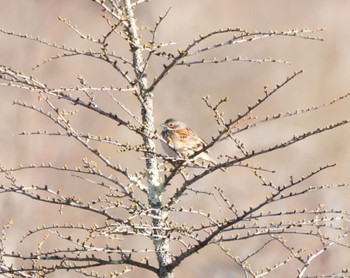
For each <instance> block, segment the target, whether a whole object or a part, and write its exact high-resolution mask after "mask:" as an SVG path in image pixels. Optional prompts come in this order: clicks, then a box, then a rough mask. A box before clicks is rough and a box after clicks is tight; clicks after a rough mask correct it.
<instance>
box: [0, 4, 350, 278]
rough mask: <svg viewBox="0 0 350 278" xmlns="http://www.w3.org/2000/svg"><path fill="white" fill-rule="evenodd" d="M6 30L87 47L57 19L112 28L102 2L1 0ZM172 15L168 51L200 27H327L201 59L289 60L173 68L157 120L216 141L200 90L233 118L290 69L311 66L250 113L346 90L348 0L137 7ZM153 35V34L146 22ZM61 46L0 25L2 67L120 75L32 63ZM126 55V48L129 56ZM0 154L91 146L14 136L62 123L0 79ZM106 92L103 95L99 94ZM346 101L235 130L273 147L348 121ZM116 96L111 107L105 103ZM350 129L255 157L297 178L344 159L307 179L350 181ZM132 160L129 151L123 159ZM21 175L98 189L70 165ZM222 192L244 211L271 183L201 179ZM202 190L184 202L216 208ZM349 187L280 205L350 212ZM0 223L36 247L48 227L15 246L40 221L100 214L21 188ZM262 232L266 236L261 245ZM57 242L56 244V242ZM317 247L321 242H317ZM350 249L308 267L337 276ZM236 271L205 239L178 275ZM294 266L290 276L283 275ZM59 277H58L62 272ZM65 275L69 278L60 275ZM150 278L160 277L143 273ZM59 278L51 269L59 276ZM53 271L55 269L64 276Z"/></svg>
mask: <svg viewBox="0 0 350 278" xmlns="http://www.w3.org/2000/svg"><path fill="white" fill-rule="evenodd" d="M0 4H1V9H0V28H4V29H6V30H8V31H11V30H13V31H15V32H19V33H23V34H31V35H33V36H34V37H36V36H39V37H41V38H45V39H46V40H47V41H52V42H57V43H60V44H66V45H67V46H71V47H76V48H80V49H88V48H89V47H91V46H90V45H89V44H87V43H86V42H84V41H83V40H81V39H80V38H79V37H78V36H77V34H75V33H74V32H73V31H72V30H70V29H69V28H68V27H67V26H65V25H64V24H63V23H62V22H60V21H59V20H58V16H62V17H64V18H67V19H68V20H70V21H72V23H73V24H76V25H77V26H78V27H79V28H80V30H81V31H82V32H83V33H89V34H91V35H92V36H96V37H98V36H100V35H101V34H102V33H105V32H106V31H107V30H108V26H107V25H106V23H105V22H104V20H103V19H102V17H101V11H100V8H99V7H98V6H97V5H96V4H94V3H92V1H87V0H85V1H83V0H75V1H70V0H60V1H55V0H12V1H5V0H0ZM169 8H171V9H170V11H169V14H168V16H167V17H166V19H165V20H164V22H163V24H162V25H161V26H160V27H159V29H158V41H159V42H160V41H163V42H169V41H173V42H176V46H173V47H172V48H173V49H176V48H184V47H185V46H186V45H187V44H188V43H189V42H191V41H192V40H193V38H195V37H197V36H198V35H199V34H206V33H208V32H210V31H213V30H216V29H220V28H222V29H224V28H227V27H242V28H245V29H248V30H262V31H264V30H286V29H291V28H299V29H303V28H310V29H316V28H325V29H326V31H324V32H321V33H319V35H320V36H322V37H323V38H324V39H325V41H323V42H320V41H311V40H304V39H298V38H285V37H274V38H269V39H267V40H259V41H256V42H253V43H247V44H242V45H239V46H227V47H224V48H221V49H220V50H215V51H213V52H212V53H208V54H207V56H205V57H211V56H216V57H218V58H220V57H225V56H228V57H237V56H241V57H249V58H256V59H259V58H267V57H272V58H276V59H283V60H286V61H289V62H291V65H287V64H277V63H263V64H256V63H245V62H230V63H227V64H219V65H208V64H207V65H200V66H192V67H190V68H187V67H178V68H176V69H175V70H173V71H172V72H171V73H170V74H169V75H168V76H167V77H166V78H165V79H164V80H163V82H161V83H160V84H159V86H158V87H157V89H156V91H155V118H156V124H157V125H160V124H161V123H162V122H164V120H165V119H166V118H169V117H175V118H178V119H180V120H182V121H184V122H186V123H188V124H189V125H190V126H191V127H192V128H193V129H194V130H196V131H197V133H199V134H200V135H201V136H202V137H203V138H204V139H206V140H209V139H210V138H211V136H213V135H215V134H216V132H217V128H218V127H217V125H216V123H215V120H214V119H213V117H212V114H211V112H210V110H209V109H208V108H206V106H205V104H204V102H203V101H202V100H201V98H202V96H207V95H210V96H211V100H212V101H215V100H218V99H220V98H222V97H225V96H228V97H229V102H228V103H227V104H225V105H224V106H223V111H224V112H225V116H226V117H227V118H229V117H234V116H235V115H236V114H237V113H240V112H244V111H245V109H246V106H247V105H249V104H252V103H254V102H255V101H256V99H257V98H258V97H259V96H262V95H263V87H264V85H269V86H270V87H273V86H274V85H275V84H277V83H281V82H282V81H284V80H285V79H286V77H287V76H290V75H291V74H292V73H293V71H296V70H300V69H304V70H305V72H304V73H303V74H302V75H301V76H299V77H298V78H297V79H295V80H294V81H292V82H291V83H289V85H288V86H286V87H284V88H283V89H282V90H281V91H280V92H279V94H278V95H276V96H274V97H273V98H271V99H270V101H268V102H267V103H265V105H264V106H263V107H262V108H259V110H257V111H256V113H255V115H256V116H258V117H261V118H262V117H263V116H266V115H273V114H276V113H279V112H286V111H293V110H295V109H297V108H298V109H301V108H307V107H309V106H313V105H320V104H322V103H324V102H328V101H330V100H332V99H334V98H337V97H339V96H341V95H343V94H345V93H347V92H348V91H349V89H350V79H349V74H350V72H349V64H350V52H349V46H350V29H349V10H350V2H349V1H344V0H333V1H325V0H310V1H285V0H266V1H238V0H217V1H210V0H200V1H199V0H192V1H187V0H176V1H175V0H173V1H171V0H154V1H152V2H150V3H149V4H144V5H141V6H140V7H139V9H138V10H137V11H136V15H137V19H138V24H139V25H140V26H145V27H146V26H154V24H155V22H156V20H157V19H158V16H162V15H164V14H165V13H166V11H167V10H168V9H169ZM142 34H144V37H145V38H147V35H146V31H143V32H142ZM114 47H115V51H116V52H119V53H123V55H127V49H126V48H125V45H122V44H118V43H115V45H114ZM56 53H57V50H55V49H52V48H48V47H46V46H44V45H40V44H38V43H36V42H33V41H29V40H23V39H19V38H15V37H10V36H6V35H4V34H0V64H4V65H8V66H11V67H13V68H15V69H18V70H20V71H22V72H24V73H26V74H33V75H35V76H36V77H37V78H38V79H39V80H44V82H46V83H47V84H49V85H50V86H57V87H64V86H68V87H74V86H76V85H78V81H77V78H76V77H77V75H78V74H81V75H83V76H84V77H85V78H86V79H87V80H88V82H90V83H91V84H93V85H95V86H102V85H107V86H108V85H110V84H114V85H116V86H118V84H122V82H123V81H122V80H121V78H120V77H119V76H116V73H115V72H114V71H113V70H111V68H110V67H107V66H105V65H103V64H102V63H101V62H97V61H94V60H93V59H89V58H72V59H67V58H63V59H61V60H58V61H54V62H52V63H49V64H46V65H43V66H41V67H39V68H37V69H35V70H32V68H33V67H34V66H35V65H36V64H38V63H41V62H42V61H43V60H44V59H47V58H49V57H50V56H52V55H55V54H56ZM126 57H127V56H126ZM162 63H163V62H161V61H160V60H155V62H154V63H153V64H150V66H149V69H148V70H149V71H148V74H149V76H150V77H152V76H154V75H156V73H157V72H159V70H161V68H162ZM0 91H1V92H0V94H1V95H0V96H1V101H0V109H1V121H0V140H1V141H0V142H1V143H0V163H1V164H2V165H4V166H6V167H15V166H16V165H19V164H23V165H25V164H29V163H36V164H39V163H41V162H52V163H53V164H58V165H62V164H68V165H76V164H79V163H80V161H81V158H82V157H86V156H87V154H86V152H85V151H84V149H83V148H82V147H81V146H79V144H77V143H75V142H74V141H72V140H67V138H53V137H45V136H13V134H17V133H19V132H21V131H22V130H26V131H30V130H37V129H40V130H56V129H55V127H53V126H52V124H50V122H49V121H48V120H47V119H44V118H43V117H40V116H39V115H36V114H35V113H34V112H32V111H29V110H25V109H23V108H20V107H17V106H14V105H12V102H13V100H24V101H27V102H31V103H34V104H36V102H37V101H38V100H37V99H36V97H35V96H33V95H30V94H28V93H26V92H23V91H21V90H15V89H13V88H8V87H0ZM121 99H122V100H124V101H125V103H126V105H128V107H130V108H131V109H132V110H133V111H135V112H136V111H138V108H139V107H138V105H137V103H135V102H133V101H132V100H130V99H129V98H128V97H126V96H121ZM102 101H103V100H102ZM104 101H105V105H107V107H108V109H111V110H113V109H116V111H118V110H117V109H119V108H117V107H115V108H113V107H114V106H113V104H110V101H109V102H108V100H104ZM349 104H350V103H349V101H348V100H345V101H343V102H341V103H336V104H335V105H333V106H330V107H329V106H328V107H326V108H324V109H322V110H318V111H316V112H313V113H310V114H306V115H301V116H297V117H294V118H292V119H288V120H281V121H276V122H273V123H270V124H268V125H266V126H263V127H259V128H257V129H254V130H252V131H248V132H245V133H244V134H242V135H240V136H239V139H240V140H242V141H243V142H244V143H245V146H246V147H247V148H248V149H254V148H255V149H260V148H262V147H266V146H270V145H274V144H276V143H278V142H281V141H283V140H286V139H288V138H290V136H291V135H293V134H300V133H302V132H305V131H307V130H310V129H315V128H317V127H321V126H325V125H327V124H330V123H332V122H336V121H339V120H341V119H347V118H349ZM108 105H110V106H108ZM82 113H83V114H82V115H83V116H81V117H77V120H76V122H75V124H76V126H77V127H78V129H79V130H83V131H89V132H91V133H95V134H101V135H111V136H114V137H115V138H122V139H123V140H128V141H130V142H131V143H137V142H139V140H140V139H139V138H137V139H136V138H134V136H133V135H131V134H128V133H125V131H124V130H123V129H122V128H120V127H117V126H116V124H115V123H113V122H111V121H110V122H106V121H105V120H103V119H102V118H101V119H100V118H93V117H89V115H88V114H86V115H85V114H84V112H82ZM349 135H350V127H349V126H344V127H341V128H338V129H336V130H333V131H332V132H327V133H325V134H321V135H319V136H316V137H313V138H309V139H307V140H304V141H303V142H301V143H299V144H296V145H293V146H291V147H289V148H288V149H285V150H280V151H277V152H275V153H274V154H268V155H265V156H261V157H258V158H255V159H254V161H252V163H253V164H255V165H257V166H260V165H261V166H264V167H265V168H268V169H273V170H276V171H277V173H276V174H266V178H267V179H270V180H272V181H274V182H275V183H276V184H278V183H286V182H288V179H289V176H290V175H295V176H296V177H298V176H301V175H306V174H307V173H308V172H309V171H310V170H313V169H316V168H318V167H319V166H321V165H325V164H326V163H337V167H336V168H334V169H332V170H328V171H326V172H324V173H322V174H320V175H318V176H317V177H315V178H314V179H312V181H310V182H309V184H308V185H322V184H326V183H340V182H347V181H349V178H350V171H349V167H350V164H349V143H348V141H349V140H348V138H349ZM212 154H213V156H214V157H215V156H216V157H217V156H219V155H220V154H230V155H235V154H239V152H238V151H237V149H236V148H235V147H234V146H233V144H232V142H231V143H230V142H224V143H222V144H219V145H217V146H216V147H214V148H213V150H212ZM116 159H120V160H121V161H122V162H123V161H125V156H124V157H123V156H116ZM128 161H130V162H132V163H133V165H135V167H142V163H143V161H142V160H139V159H138V157H128ZM17 178H18V179H19V180H20V181H21V182H23V184H27V185H30V184H31V183H38V184H43V183H44V184H45V183H47V184H50V186H52V187H53V188H61V189H63V190H64V191H65V192H69V193H70V194H76V195H79V196H81V197H82V198H83V199H86V200H90V199H91V198H93V197H94V196H96V194H99V192H98V189H96V188H93V187H92V186H91V187H90V186H89V187H87V188H88V189H87V190H86V189H82V188H84V186H85V185H82V181H81V180H79V179H72V177H71V176H70V175H68V174H66V173H63V172H54V171H24V172H21V173H18V176H17ZM214 184H215V185H219V186H220V187H222V188H224V189H225V192H226V194H227V196H228V197H229V198H230V199H231V200H232V202H235V203H236V204H237V206H239V207H240V208H244V207H245V206H246V207H247V206H248V205H250V204H254V203H256V202H258V201H259V200H261V199H263V198H264V194H265V193H266V192H265V189H262V188H261V186H260V185H259V181H258V180H257V179H256V178H254V177H253V175H251V173H250V172H249V170H246V169H232V170H229V171H228V173H227V174H225V175H221V174H215V175H212V176H210V177H208V178H207V179H206V180H205V181H203V182H201V184H200V185H198V186H200V188H204V189H205V190H208V191H212V188H213V185H214ZM203 200H206V199H205V198H191V199H186V203H187V205H189V206H194V207H196V208H205V209H206V210H208V211H210V210H211V209H215V206H216V204H215V202H214V201H213V200H211V202H208V200H206V201H203ZM348 200H349V189H348V188H346V187H345V188H342V189H335V190H325V191H321V192H319V193H316V194H311V195H307V196H304V197H302V198H297V199H295V200H294V201H293V202H284V203H283V202H281V203H280V208H278V209H281V210H283V209H285V210H286V209H291V208H294V207H295V208H304V207H305V208H308V209H315V208H316V207H317V205H318V204H324V205H325V208H332V207H333V208H335V209H344V210H346V209H349V204H348ZM0 210H1V214H0V225H3V224H5V223H7V221H8V220H9V219H13V221H14V225H13V226H12V228H11V230H10V233H9V235H8V241H7V243H8V247H9V249H13V250H28V249H26V248H33V243H34V244H35V242H36V241H35V240H38V239H40V238H42V236H43V235H41V236H40V235H38V236H33V237H32V239H30V240H28V241H25V242H24V243H22V244H20V243H19V241H18V239H19V238H21V236H22V235H23V234H24V233H25V232H26V231H27V230H28V229H33V228H34V227H36V225H38V224H39V223H63V222H67V221H72V222H75V223H79V222H83V223H87V224H93V223H95V219H93V218H90V217H89V216H85V215H82V214H80V213H78V212H76V211H70V210H66V211H65V213H63V215H61V214H59V213H58V211H57V210H56V209H55V208H52V207H50V208H48V207H47V206H45V205H43V204H37V203H35V202H33V201H30V200H27V199H26V198H24V197H22V196H15V195H9V194H2V195H0ZM293 240H294V241H292V243H293V244H295V245H296V246H297V247H300V248H304V247H309V246H308V244H307V243H306V242H305V239H301V238H297V237H296V238H294V239H293ZM261 242H262V241H260V243H261ZM51 244H52V246H54V242H52V243H51ZM258 244H259V241H256V242H247V243H244V244H241V245H237V246H233V249H231V250H232V253H233V254H234V255H239V256H243V254H246V253H247V252H249V250H253V249H254V247H256V246H258ZM311 247H312V248H317V244H315V245H314V246H311ZM279 250H280V249H278V248H276V249H271V250H269V252H267V253H266V254H265V256H261V257H260V258H259V260H257V262H256V265H255V266H256V267H259V266H264V265H271V264H272V262H274V261H275V260H276V259H278V257H279V256H284V255H286V254H283V253H278V252H279ZM349 255H350V250H347V249H346V248H334V250H333V249H331V250H330V251H329V252H327V253H326V254H324V255H322V256H320V257H319V258H318V259H317V260H316V261H315V262H313V264H312V266H311V267H310V273H311V274H312V273H326V274H327V273H332V272H333V271H336V270H337V269H338V270H339V269H341V268H345V267H349V264H350V259H349V258H350V256H349ZM290 267H291V268H284V269H282V271H281V272H278V271H277V272H275V273H272V274H270V276H269V277H280V275H281V274H282V273H283V275H284V276H285V277H295V276H296V271H295V269H296V268H297V267H300V265H298V263H297V262H292V263H291V266H290ZM141 273H142V272H140V271H138V272H135V273H134V274H133V273H131V274H127V275H126V277H138V275H140V274H141ZM189 273H191V274H190V277H233V276H235V275H242V273H241V272H239V270H238V269H237V267H236V266H235V264H234V263H233V262H232V261H230V260H229V259H228V258H227V257H226V256H225V255H223V254H222V253H221V252H220V251H219V250H218V248H215V247H213V248H211V247H210V248H208V249H207V250H205V251H204V252H202V253H200V254H198V255H196V256H193V257H192V258H191V259H190V260H188V261H187V262H185V263H183V264H182V265H181V267H180V269H179V270H177V272H176V275H177V276H179V277H181V276H183V275H186V276H187V277H189V276H188V275H189ZM286 273H289V274H286ZM59 275H60V276H59V277H74V274H66V273H60V274H59ZM62 275H63V276H62ZM64 275H68V276H64ZM142 275H143V276H144V277H154V276H153V275H152V274H149V273H142ZM53 277H56V276H53ZM57 277H58V276H57Z"/></svg>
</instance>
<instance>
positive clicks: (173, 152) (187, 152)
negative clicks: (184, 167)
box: [161, 118, 216, 165]
mask: <svg viewBox="0 0 350 278" xmlns="http://www.w3.org/2000/svg"><path fill="white" fill-rule="evenodd" d="M162 127H164V129H163V131H162V133H161V135H162V137H163V139H164V141H165V142H166V144H165V143H164V142H162V144H163V148H164V150H165V151H166V153H167V154H168V155H169V156H173V157H176V156H180V157H183V158H187V157H189V156H191V155H192V154H194V153H195V152H197V151H199V150H201V149H202V148H203V147H204V146H205V145H206V143H205V142H204V140H202V139H201V138H200V137H199V136H198V135H197V133H195V132H194V131H193V130H192V129H190V128H189V127H188V126H187V125H186V124H185V123H183V122H180V121H178V120H176V119H173V118H171V119H168V120H166V121H165V123H164V124H162ZM194 159H195V160H196V161H198V160H200V161H202V162H203V161H204V162H209V163H211V164H214V165H215V164H216V161H215V160H214V159H212V158H211V157H210V156H209V155H208V151H204V152H201V153H199V154H198V155H197V156H196V157H194Z"/></svg>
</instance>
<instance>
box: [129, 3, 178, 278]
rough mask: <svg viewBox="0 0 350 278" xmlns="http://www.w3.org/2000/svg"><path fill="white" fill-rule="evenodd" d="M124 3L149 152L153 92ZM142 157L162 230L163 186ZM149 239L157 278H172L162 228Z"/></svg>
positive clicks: (151, 160)
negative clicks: (150, 88) (153, 250)
mask: <svg viewBox="0 0 350 278" xmlns="http://www.w3.org/2000/svg"><path fill="white" fill-rule="evenodd" d="M123 2H124V8H125V15H126V21H127V27H126V31H127V34H128V37H129V40H130V42H129V45H130V50H131V52H132V55H133V68H134V72H135V75H136V79H135V82H136V83H137V85H138V87H139V90H140V91H139V94H140V97H141V98H142V101H143V103H142V108H141V109H142V110H141V114H142V123H143V126H144V133H143V143H144V144H145V146H146V147H148V148H149V149H150V150H152V151H155V143H154V141H153V139H152V137H153V134H154V132H155V127H154V116H153V92H152V91H149V90H147V87H148V83H147V76H146V75H145V74H144V67H145V64H144V60H143V56H142V48H141V41H140V39H139V36H138V28H137V25H136V20H135V16H134V11H133V8H132V6H131V2H130V0H123ZM145 156H146V172H147V182H148V186H149V196H148V202H149V204H150V206H151V208H152V213H153V220H152V221H153V225H154V226H155V227H157V228H161V227H165V219H166V218H167V215H168V213H167V211H164V210H162V208H161V207H162V200H161V195H162V192H163V186H162V183H161V182H160V178H159V171H158V165H157V159H156V157H155V156H154V155H153V154H151V153H145ZM156 231H157V232H156ZM152 240H153V244H154V248H155V251H156V255H157V260H158V264H159V271H158V276H159V277H161V278H171V277H173V271H172V270H170V269H168V267H167V266H168V265H169V264H170V263H171V256H170V252H169V240H168V239H167V236H166V234H165V232H164V231H163V230H162V229H155V232H154V233H153V235H152Z"/></svg>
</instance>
